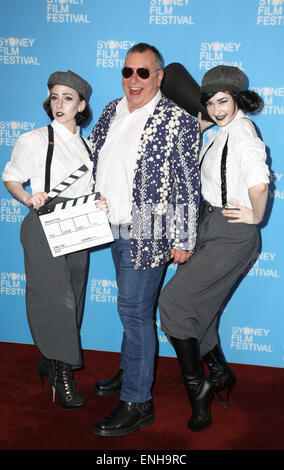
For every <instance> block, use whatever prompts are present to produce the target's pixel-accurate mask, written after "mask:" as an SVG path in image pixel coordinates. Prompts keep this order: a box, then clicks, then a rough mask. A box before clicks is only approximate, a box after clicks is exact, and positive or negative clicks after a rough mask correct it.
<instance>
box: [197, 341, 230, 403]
mask: <svg viewBox="0 0 284 470" xmlns="http://www.w3.org/2000/svg"><path fill="white" fill-rule="evenodd" d="M202 359H203V360H204V361H205V362H206V364H207V366H208V369H209V371H210V376H209V381H210V382H211V384H212V385H213V388H214V390H215V392H216V395H217V396H218V398H219V400H220V401H221V402H222V403H223V405H224V406H225V407H226V408H227V406H228V400H229V395H230V392H231V389H232V387H233V385H234V383H235V382H236V379H235V376H234V374H233V372H232V371H231V369H230V367H229V366H228V364H227V362H226V361H225V359H224V357H223V355H222V352H221V349H220V347H219V345H218V344H216V346H215V347H214V348H213V349H212V350H211V351H209V352H208V353H207V354H205V356H204V357H203V358H202ZM226 388H227V396H226V399H225V401H223V400H222V398H221V397H220V394H219V391H220V390H225V389H226Z"/></svg>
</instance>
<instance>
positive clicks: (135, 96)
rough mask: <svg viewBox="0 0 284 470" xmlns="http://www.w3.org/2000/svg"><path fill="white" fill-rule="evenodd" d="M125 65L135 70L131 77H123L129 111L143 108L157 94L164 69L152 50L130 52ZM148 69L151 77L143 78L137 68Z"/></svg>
mask: <svg viewBox="0 0 284 470" xmlns="http://www.w3.org/2000/svg"><path fill="white" fill-rule="evenodd" d="M124 67H130V68H132V69H133V70H134V72H133V73H132V75H131V76H130V77H129V78H124V77H123V78H122V88H123V90H124V93H125V96H126V98H127V101H128V108H129V111H130V112H132V111H135V109H138V108H141V107H142V106H144V105H145V104H146V103H148V102H149V101H151V99H152V98H154V96H155V95H156V94H157V92H158V90H159V88H160V85H161V81H162V78H163V70H157V69H158V68H159V66H158V64H157V60H156V57H155V55H154V53H153V52H152V51H151V50H148V51H145V52H132V53H130V54H128V56H127V57H126V60H125V64H124ZM139 68H144V69H148V70H149V71H150V72H151V73H150V76H149V78H146V79H143V78H141V77H139V75H138V74H137V69H139Z"/></svg>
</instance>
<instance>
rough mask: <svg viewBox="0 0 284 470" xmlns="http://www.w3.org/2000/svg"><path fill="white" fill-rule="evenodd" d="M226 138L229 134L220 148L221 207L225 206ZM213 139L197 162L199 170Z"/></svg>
mask: <svg viewBox="0 0 284 470" xmlns="http://www.w3.org/2000/svg"><path fill="white" fill-rule="evenodd" d="M228 139H229V135H228V137H227V139H226V142H225V145H224V147H223V150H222V158H221V192H222V194H221V197H222V207H226V206H227V154H228ZM214 142H215V140H213V142H212V143H211V144H210V145H209V147H208V149H207V150H206V152H205V153H204V155H203V157H202V159H201V162H200V164H199V169H200V170H201V165H202V163H203V161H204V157H205V155H206V154H207V152H208V150H209V149H210V148H211V147H212V145H213V144H214Z"/></svg>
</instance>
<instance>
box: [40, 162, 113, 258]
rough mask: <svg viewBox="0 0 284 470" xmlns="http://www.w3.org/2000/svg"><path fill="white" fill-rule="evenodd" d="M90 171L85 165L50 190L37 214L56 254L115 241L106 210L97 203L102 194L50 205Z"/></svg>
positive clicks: (54, 254)
mask: <svg viewBox="0 0 284 470" xmlns="http://www.w3.org/2000/svg"><path fill="white" fill-rule="evenodd" d="M87 171H89V169H88V167H87V166H86V165H82V166H81V167H80V168H78V169H77V170H76V171H75V172H74V173H72V174H71V175H69V176H68V177H67V178H66V179H64V180H63V181H62V182H61V183H60V184H59V185H57V186H56V187H55V188H54V189H52V190H51V191H50V192H49V193H48V199H47V202H46V204H45V205H44V206H43V207H41V208H40V209H39V210H38V211H37V213H38V215H39V219H40V222H41V224H42V227H43V230H44V233H45V236H46V238H47V241H48V244H49V246H50V249H51V253H52V255H53V256H54V257H56V256H61V255H65V254H67V253H72V252H74V251H79V250H84V249H86V248H91V247H93V246H98V245H102V244H104V243H109V242H112V241H113V240H114V238H113V234H112V231H111V228H110V225H109V222H108V219H107V216H106V213H105V212H104V211H102V210H100V209H98V208H97V206H96V201H97V200H98V198H99V197H100V193H93V194H88V195H86V196H81V197H78V198H76V199H69V200H66V201H64V202H58V203H57V204H53V205H52V206H49V205H48V204H49V203H50V202H51V201H53V200H54V199H55V198H56V197H58V196H59V195H60V194H61V193H62V192H63V191H64V190H65V189H67V188H68V187H70V186H71V185H72V184H73V183H74V182H76V181H77V180H78V179H79V178H81V176H83V175H84V174H85V173H86V172H87Z"/></svg>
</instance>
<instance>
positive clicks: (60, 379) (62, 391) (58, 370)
mask: <svg viewBox="0 0 284 470" xmlns="http://www.w3.org/2000/svg"><path fill="white" fill-rule="evenodd" d="M51 363H52V371H51V373H50V376H49V380H50V383H51V385H52V391H53V402H54V401H55V393H56V392H57V394H58V397H59V400H60V403H61V406H62V408H67V409H70V410H71V409H76V408H80V407H81V406H83V404H84V400H83V399H82V398H81V397H80V395H78V393H77V392H76V384H75V382H74V379H73V373H72V366H71V365H70V364H66V363H65V362H60V361H51Z"/></svg>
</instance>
